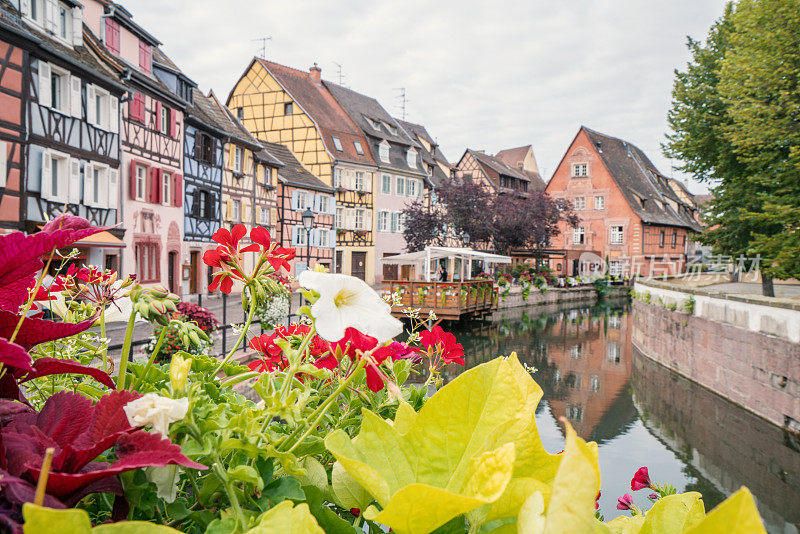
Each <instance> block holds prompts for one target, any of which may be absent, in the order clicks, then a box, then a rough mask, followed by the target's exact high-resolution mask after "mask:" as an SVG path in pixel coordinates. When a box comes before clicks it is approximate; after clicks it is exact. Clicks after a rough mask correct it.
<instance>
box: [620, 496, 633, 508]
mask: <svg viewBox="0 0 800 534" xmlns="http://www.w3.org/2000/svg"><path fill="white" fill-rule="evenodd" d="M631 507H633V497H632V496H631V494H630V493H626V494H625V495H623V496H622V497H620V498H619V499H617V510H630V509H631Z"/></svg>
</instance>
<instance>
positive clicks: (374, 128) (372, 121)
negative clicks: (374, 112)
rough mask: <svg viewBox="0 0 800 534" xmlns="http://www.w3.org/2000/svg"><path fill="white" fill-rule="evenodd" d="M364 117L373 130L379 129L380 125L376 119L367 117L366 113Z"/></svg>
mask: <svg viewBox="0 0 800 534" xmlns="http://www.w3.org/2000/svg"><path fill="white" fill-rule="evenodd" d="M364 118H365V119H366V120H367V122H368V123H369V125H370V126H372V129H373V130H378V131H380V129H381V127H380V125H379V124H378V123H377V122H376V121H374V120H372V119H370V118H369V117H367V116H366V115H365V116H364Z"/></svg>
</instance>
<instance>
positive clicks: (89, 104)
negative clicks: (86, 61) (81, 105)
mask: <svg viewBox="0 0 800 534" xmlns="http://www.w3.org/2000/svg"><path fill="white" fill-rule="evenodd" d="M94 92H95V91H94V85H92V84H86V121H87V122H88V123H89V124H94V125H95V126H97V119H98V117H96V115H97V108H96V106H95V105H94V99H95V95H94Z"/></svg>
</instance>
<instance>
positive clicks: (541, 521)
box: [517, 491, 546, 534]
mask: <svg viewBox="0 0 800 534" xmlns="http://www.w3.org/2000/svg"><path fill="white" fill-rule="evenodd" d="M545 522H546V519H545V517H544V496H543V495H542V494H541V493H540V492H538V491H536V492H534V493H533V494H531V496H530V497H528V498H527V499H526V500H525V502H524V503H523V504H522V506H521V507H520V510H519V517H518V519H517V532H519V533H520V534H539V533H541V532H544V527H545Z"/></svg>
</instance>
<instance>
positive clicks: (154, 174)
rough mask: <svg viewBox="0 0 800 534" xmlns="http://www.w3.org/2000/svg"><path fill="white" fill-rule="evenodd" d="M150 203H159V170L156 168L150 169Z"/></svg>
mask: <svg viewBox="0 0 800 534" xmlns="http://www.w3.org/2000/svg"><path fill="white" fill-rule="evenodd" d="M150 202H152V203H153V204H158V203H159V202H161V169H159V168H157V167H152V168H151V169H150Z"/></svg>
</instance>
